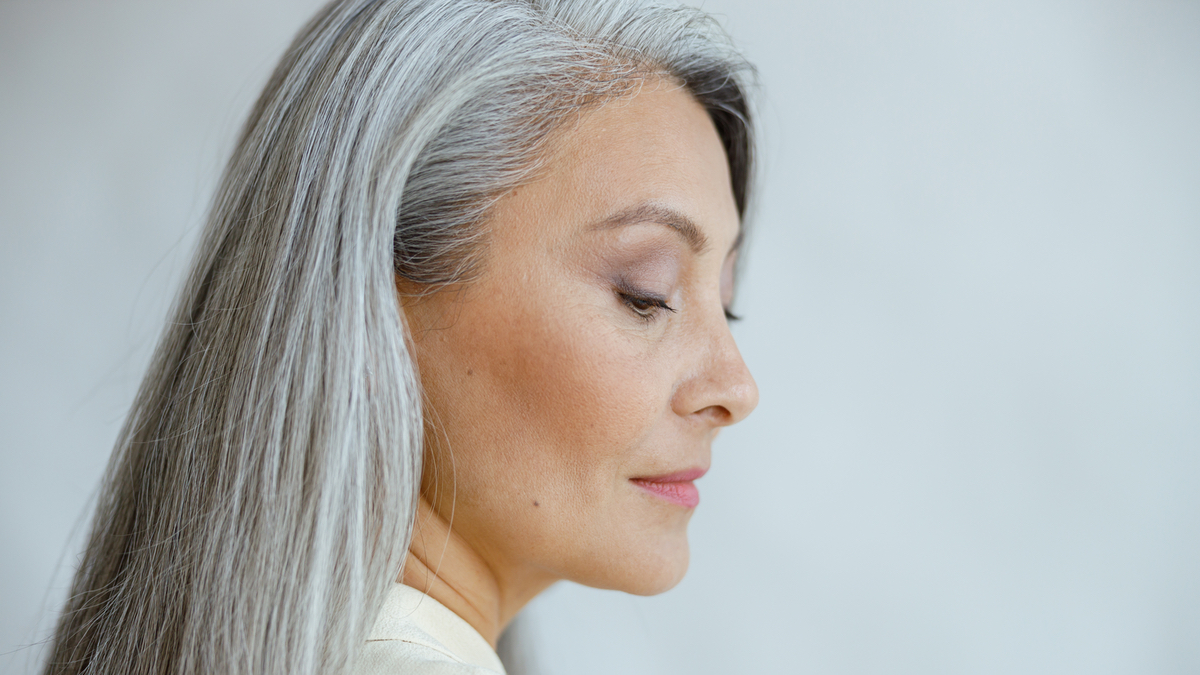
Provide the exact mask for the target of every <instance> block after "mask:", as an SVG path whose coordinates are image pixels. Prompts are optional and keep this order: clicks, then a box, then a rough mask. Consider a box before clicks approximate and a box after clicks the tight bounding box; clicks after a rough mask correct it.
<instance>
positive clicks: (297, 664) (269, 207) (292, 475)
mask: <svg viewBox="0 0 1200 675" xmlns="http://www.w3.org/2000/svg"><path fill="white" fill-rule="evenodd" d="M748 73H749V67H748V66H747V65H746V64H745V62H744V61H742V60H741V59H740V57H739V56H738V55H737V53H736V52H735V51H734V50H733V49H732V47H731V46H730V45H729V44H728V42H727V40H726V39H725V38H724V37H723V34H722V33H721V32H720V30H719V29H717V28H716V27H715V25H714V24H713V23H712V22H711V20H710V19H708V18H707V17H706V16H705V15H704V14H702V13H701V12H699V11H697V10H693V9H686V8H678V7H666V6H658V5H647V4H643V3H640V2H634V1H633V0H617V1H611V2H599V1H597V0H337V1H335V2H333V3H331V4H329V5H328V6H326V7H325V8H324V9H323V10H321V12H320V13H318V15H317V16H316V17H314V18H313V19H312V20H311V21H310V23H309V24H308V25H307V26H305V27H304V29H302V31H301V32H300V34H299V35H298V37H297V38H296V40H295V42H294V43H293V44H292V45H291V47H290V48H289V49H288V50H287V52H286V54H285V55H284V57H283V59H282V61H281V62H280V64H279V65H278V67H277V68H276V70H275V71H274V74H273V75H272V77H271V79H270V81H269V83H268V84H267V87H266V89H265V91H264V92H263V94H262V96H261V97H260V98H259V100H258V102H257V103H256V105H255V107H254V109H253V110H252V112H251V114H250V117H249V120H248V121H247V123H246V125H245V127H244V129H243V131H242V135H241V138H240V140H239V142H238V144H237V147H236V150H235V151H234V154H233V157H232V158H231V160H230V162H229V164H228V166H227V168H226V170H225V173H224V176H223V178H222V181H221V184H220V188H219V190H218V192H217V195H216V198H215V200H214V203H213V206H212V209H211V212H210V216H209V220H208V223H207V226H206V229H205V231H204V233H203V235H202V237H201V241H200V243H199V246H198V250H197V253H196V255H195V259H194V261H193V265H192V269H191V272H190V275H189V277H188V279H187V281H186V283H185V285H184V287H183V289H182V291H181V294H180V296H179V298H178V299H177V301H176V304H175V306H174V308H173V310H172V318H171V320H170V322H169V323H168V325H167V327H166V330H165V332H164V334H163V336H162V338H161V340H160V342H159V345H158V347H157V350H156V351H155V354H154V357H153V360H152V363H151V366H150V368H149V370H148V372H147V374H146V376H145V379H144V380H143V382H142V385H141V388H140V390H139V393H138V395H137V397H136V399H135V401H134V403H133V407H132V409H131V412H130V414H129V416H128V419H127V420H126V423H125V425H124V427H123V430H122V432H121V434H120V436H119V438H118V440H117V443H116V448H115V450H114V453H113V456H112V459H111V461H110V463H109V466H108V469H107V471H106V474H105V477H104V483H103V488H102V492H101V494H100V498H99V502H98V505H97V509H96V514H95V517H94V520H93V524H92V530H91V534H90V536H89V539H88V543H87V545H86V550H85V552H84V554H83V557H82V562H81V566H80V568H79V570H78V572H77V574H76V577H75V579H74V582H73V586H72V588H71V591H70V596H69V598H68V601H67V604H66V607H65V608H64V610H63V613H62V616H61V618H60V621H59V624H58V627H57V629H56V632H55V635H54V637H53V643H52V647H51V650H50V655H49V658H48V661H47V663H46V666H45V672H46V673H48V674H49V673H54V674H59V673H64V674H65V673H94V674H100V673H105V674H107V673H122V674H130V675H137V674H161V673H228V674H235V673H268V674H275V673H278V674H281V675H282V674H284V673H286V674H288V675H307V674H315V673H345V672H348V671H349V670H350V669H352V667H353V665H354V663H355V658H356V655H357V654H358V652H359V649H360V646H361V645H362V644H363V642H364V640H365V638H366V635H367V633H368V631H369V630H370V628H371V625H372V623H373V621H374V617H375V615H376V613H377V612H378V609H379V606H380V603H381V601H382V597H383V595H384V593H385V592H386V590H387V588H388V586H389V585H390V584H391V583H393V581H394V580H395V579H396V578H397V577H398V575H399V573H400V570H401V567H402V564H403V561H404V556H405V552H406V551H407V549H408V545H409V539H410V537H411V534H412V526H413V518H414V513H415V504H416V498H417V495H416V493H417V486H418V484H419V480H420V472H421V457H422V408H421V390H420V383H419V379H418V376H417V373H416V369H415V364H414V361H413V358H412V356H411V353H410V348H409V345H408V336H407V331H406V328H405V323H404V317H403V314H402V312H401V310H400V306H399V303H398V298H397V290H396V279H397V278H402V279H405V280H407V281H408V282H411V283H412V284H414V285H417V286H419V287H422V288H428V289H437V288H440V287H442V286H444V285H447V284H456V283H466V282H469V281H470V279H471V278H472V277H473V275H475V274H477V273H479V271H480V270H481V269H482V268H483V267H484V266H485V265H486V250H487V249H486V243H487V226H488V222H487V216H488V212H489V208H490V207H491V206H492V204H494V202H495V201H496V200H497V199H499V198H500V197H501V196H502V195H503V194H505V193H506V192H508V191H510V190H511V189H513V188H514V187H516V186H518V185H520V184H521V183H522V182H523V181H527V180H529V179H530V178H531V177H532V176H533V175H535V173H536V171H537V170H538V168H539V157H540V156H541V155H542V153H543V152H544V150H545V148H546V146H547V144H548V143H549V142H550V141H551V139H552V137H553V134H554V133H555V131H556V130H559V129H561V128H563V126H564V125H565V124H566V123H567V122H568V121H569V119H570V118H571V117H572V116H574V115H578V114H579V113H580V112H581V111H585V110H587V109H590V108H592V107H594V106H597V105H600V104H603V103H604V102H605V101H608V100H612V99H614V98H618V97H620V96H625V95H628V94H629V93H631V92H632V91H635V90H636V87H637V86H639V84H640V83H641V82H642V81H645V80H647V79H652V78H667V79H670V80H674V81H675V82H677V83H678V84H679V85H681V86H683V87H684V88H685V89H686V90H687V91H689V92H690V93H691V94H692V95H693V96H695V98H696V99H697V100H698V101H699V102H700V103H701V104H702V105H704V107H705V108H706V109H707V110H708V112H709V114H710V116H711V117H712V119H713V122H714V124H715V125H716V127H717V130H718V133H719V135H720V137H721V140H722V142H723V144H724V146H725V150H726V154H727V157H728V159H729V165H730V172H731V176H732V180H733V191H734V196H735V200H736V201H737V205H738V209H739V212H742V213H744V211H745V208H746V203H747V195H748V190H749V183H750V173H751V149H752V144H751V136H750V130H751V127H750V121H749V110H748V107H747V100H746V87H747V83H746V81H745V80H746V77H747V74H748Z"/></svg>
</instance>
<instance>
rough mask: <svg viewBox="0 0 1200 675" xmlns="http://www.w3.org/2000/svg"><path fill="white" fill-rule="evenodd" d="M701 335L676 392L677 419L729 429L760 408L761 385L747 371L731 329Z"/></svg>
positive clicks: (721, 327) (674, 405)
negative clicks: (688, 419)
mask: <svg viewBox="0 0 1200 675" xmlns="http://www.w3.org/2000/svg"><path fill="white" fill-rule="evenodd" d="M705 332H706V334H705V335H698V336H697V339H698V342H699V345H698V348H697V349H696V350H695V351H694V352H693V353H694V354H696V358H695V360H694V361H693V362H692V367H691V368H690V369H689V370H688V372H687V373H686V374H685V375H684V377H683V379H682V381H681V382H680V383H679V386H678V387H677V388H676V390H675V394H674V396H673V398H672V401H671V405H672V408H673V409H674V411H675V413H676V414H677V415H680V416H681V417H686V418H690V419H699V420H700V421H701V422H702V423H704V424H707V425H709V426H712V427H727V426H729V425H731V424H737V423H738V422H740V421H742V420H743V419H745V418H746V417H747V416H748V415H749V414H750V413H751V412H753V410H754V408H755V407H756V406H757V405H758V385H757V384H755V382H754V377H753V376H752V375H751V374H750V369H749V368H748V367H746V362H745V360H743V359H742V354H741V352H740V351H739V350H738V347H737V343H735V342H734V340H733V334H732V333H730V331H729V325H728V323H726V322H725V321H724V319H723V318H722V320H721V322H720V325H719V327H716V329H715V330H711V331H705Z"/></svg>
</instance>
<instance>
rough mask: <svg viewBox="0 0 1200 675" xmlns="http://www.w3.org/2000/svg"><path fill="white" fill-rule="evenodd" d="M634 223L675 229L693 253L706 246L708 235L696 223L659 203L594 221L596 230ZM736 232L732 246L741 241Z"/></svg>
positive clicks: (642, 205) (637, 207)
mask: <svg viewBox="0 0 1200 675" xmlns="http://www.w3.org/2000/svg"><path fill="white" fill-rule="evenodd" d="M634 223H658V224H660V225H666V226H667V227H669V228H671V229H672V230H675V231H676V232H677V233H679V235H680V236H681V237H683V238H684V240H685V241H687V243H688V247H689V248H691V249H692V252H693V253H701V252H703V251H704V250H705V249H707V248H708V237H706V236H704V232H702V231H701V230H700V228H699V227H697V226H696V223H695V222H693V221H692V219H691V218H688V217H687V216H685V215H684V214H682V213H680V212H679V211H676V210H675V209H672V208H670V207H668V206H663V205H661V204H639V205H637V206H634V207H632V208H628V209H625V210H624V211H618V212H617V213H615V214H613V215H611V216H608V217H607V218H605V219H604V220H601V221H600V222H598V223H596V225H595V229H597V230H610V229H613V228H617V227H622V226H625V225H633V224H634ZM740 229H741V228H739V232H738V238H737V241H735V242H734V248H736V247H737V244H738V243H740V242H741V240H742V237H741V232H740Z"/></svg>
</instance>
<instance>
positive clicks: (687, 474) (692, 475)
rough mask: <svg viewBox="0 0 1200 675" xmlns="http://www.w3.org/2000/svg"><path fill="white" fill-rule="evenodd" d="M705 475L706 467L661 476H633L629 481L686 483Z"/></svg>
mask: <svg viewBox="0 0 1200 675" xmlns="http://www.w3.org/2000/svg"><path fill="white" fill-rule="evenodd" d="M706 473H708V467H703V466H697V467H693V468H691V469H684V470H683V471H676V472H675V473H667V474H663V475H661V476H635V477H634V478H632V479H630V480H638V481H642V482H644V483H687V482H690V481H694V480H696V479H697V478H699V477H701V476H703V475H704V474H706Z"/></svg>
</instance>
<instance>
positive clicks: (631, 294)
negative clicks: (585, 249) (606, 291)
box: [617, 284, 742, 322]
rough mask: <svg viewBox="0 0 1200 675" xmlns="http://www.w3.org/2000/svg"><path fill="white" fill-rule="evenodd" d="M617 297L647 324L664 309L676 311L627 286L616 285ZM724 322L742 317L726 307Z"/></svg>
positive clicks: (656, 297) (662, 299)
mask: <svg viewBox="0 0 1200 675" xmlns="http://www.w3.org/2000/svg"><path fill="white" fill-rule="evenodd" d="M617 295H619V296H621V302H623V303H625V306H626V307H629V309H630V310H632V311H633V313H634V314H637V315H638V318H640V319H642V320H644V321H647V322H649V321H653V320H654V318H655V316H657V314H658V313H659V312H660V311H662V310H664V309H665V310H667V311H668V312H671V313H672V314H673V313H675V312H676V311H678V310H676V309H675V308H674V307H672V306H670V305H668V304H667V301H666V300H665V299H664V298H662V297H659V296H657V295H650V294H648V293H644V292H641V291H636V290H634V289H632V288H631V287H629V286H628V285H627V284H618V288H617ZM725 320H726V321H730V322H732V321H741V320H742V317H740V316H738V315H736V314H734V313H733V312H731V311H729V308H728V307H726V308H725Z"/></svg>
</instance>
